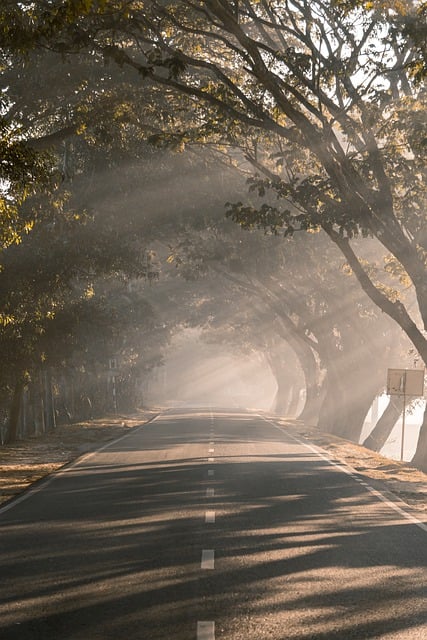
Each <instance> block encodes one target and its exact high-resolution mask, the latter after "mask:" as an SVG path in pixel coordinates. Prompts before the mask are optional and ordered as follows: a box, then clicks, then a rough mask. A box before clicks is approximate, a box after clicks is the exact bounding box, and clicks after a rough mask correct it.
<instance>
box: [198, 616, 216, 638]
mask: <svg viewBox="0 0 427 640" xmlns="http://www.w3.org/2000/svg"><path fill="white" fill-rule="evenodd" d="M197 640H215V622H213V621H212V620H200V621H199V622H198V623H197Z"/></svg>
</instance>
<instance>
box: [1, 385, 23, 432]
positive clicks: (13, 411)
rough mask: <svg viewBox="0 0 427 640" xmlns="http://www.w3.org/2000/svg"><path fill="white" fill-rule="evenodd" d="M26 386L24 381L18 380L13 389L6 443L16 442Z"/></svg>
mask: <svg viewBox="0 0 427 640" xmlns="http://www.w3.org/2000/svg"><path fill="white" fill-rule="evenodd" d="M24 386H25V383H24V381H23V380H18V382H16V384H15V388H14V390H13V395H12V400H11V403H10V409H9V424H8V429H7V432H6V438H5V444H11V443H12V442H15V441H16V438H17V436H18V425H19V414H20V411H21V399H22V394H23V391H24Z"/></svg>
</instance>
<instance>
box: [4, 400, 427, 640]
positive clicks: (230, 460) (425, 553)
mask: <svg viewBox="0 0 427 640" xmlns="http://www.w3.org/2000/svg"><path fill="white" fill-rule="evenodd" d="M24 495H25V499H23V500H22V499H21V500H20V501H17V502H15V503H12V505H8V506H7V507H6V508H3V509H0V638H1V640H10V639H15V638H16V639H18V638H19V640H39V639H40V640H119V639H121V638H124V640H140V639H144V640H160V639H161V640H166V639H167V640H169V639H170V640H172V639H173V640H192V639H194V640H214V639H216V640H220V639H224V640H243V639H244V640H264V639H266V640H267V639H274V640H285V639H288V638H298V640H309V639H310V640H312V639H316V640H317V639H327V640H347V639H352V638H357V639H359V640H362V639H363V640H367V639H368V638H384V639H387V640H390V639H397V638H398V639H408V640H409V639H414V638H417V639H423V640H425V639H426V638H427V597H426V596H427V528H426V527H424V528H422V526H419V524H418V523H417V522H416V521H415V520H414V519H411V516H410V515H409V516H406V515H405V512H403V511H402V510H401V509H400V507H399V506H398V505H397V506H396V505H394V504H393V503H389V502H387V500H386V499H385V498H384V497H383V496H382V495H380V494H378V493H377V492H376V491H375V490H373V489H372V488H371V487H369V486H367V485H366V484H364V483H363V480H362V479H361V478H359V477H358V476H357V474H352V473H351V472H349V470H348V469H346V468H345V467H342V466H341V465H338V464H334V462H333V461H332V462H331V461H328V460H327V459H326V458H325V457H324V456H322V453H321V452H319V451H318V450H317V449H316V448H312V447H310V446H309V445H308V444H306V443H303V442H300V441H298V440H296V439H295V438H294V437H293V435H292V431H291V430H289V432H288V431H287V430H286V429H283V428H278V427H277V426H275V425H274V424H273V423H272V422H270V421H267V420H265V419H264V418H263V417H261V416H257V415H253V414H245V413H239V412H228V411H227V412H225V411H224V412H222V413H219V412H216V413H211V412H210V411H203V410H200V411H196V410H193V411H185V410H177V411H169V412H168V413H165V414H164V415H161V416H159V417H158V418H157V419H155V420H154V421H153V422H151V423H149V424H147V425H144V426H143V427H141V428H137V429H135V430H133V431H132V432H131V433H130V434H129V435H127V436H125V437H124V438H122V439H121V440H118V441H116V442H114V443H112V444H110V445H108V446H107V447H104V448H103V449H102V450H101V451H99V452H97V453H96V454H91V455H89V456H86V457H84V458H82V459H80V460H79V461H78V462H77V463H76V464H74V465H72V466H70V467H68V468H67V470H66V471H63V472H61V473H60V474H57V475H56V476H53V477H52V478H51V479H50V480H49V481H48V482H44V483H41V484H40V485H38V486H37V487H36V490H33V491H32V492H30V493H27V494H24Z"/></svg>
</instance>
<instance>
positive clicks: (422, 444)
mask: <svg viewBox="0 0 427 640" xmlns="http://www.w3.org/2000/svg"><path fill="white" fill-rule="evenodd" d="M411 462H412V464H413V465H414V466H415V467H417V468H418V469H421V470H422V471H425V472H427V403H426V407H425V409H424V419H423V423H422V425H421V429H420V434H419V436H418V443H417V450H416V451H415V455H414V457H413V458H412V461H411Z"/></svg>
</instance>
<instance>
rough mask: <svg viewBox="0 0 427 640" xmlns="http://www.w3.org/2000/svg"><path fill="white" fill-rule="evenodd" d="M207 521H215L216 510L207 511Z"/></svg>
mask: <svg viewBox="0 0 427 640" xmlns="http://www.w3.org/2000/svg"><path fill="white" fill-rule="evenodd" d="M205 522H209V523H210V522H215V511H206V513H205Z"/></svg>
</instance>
